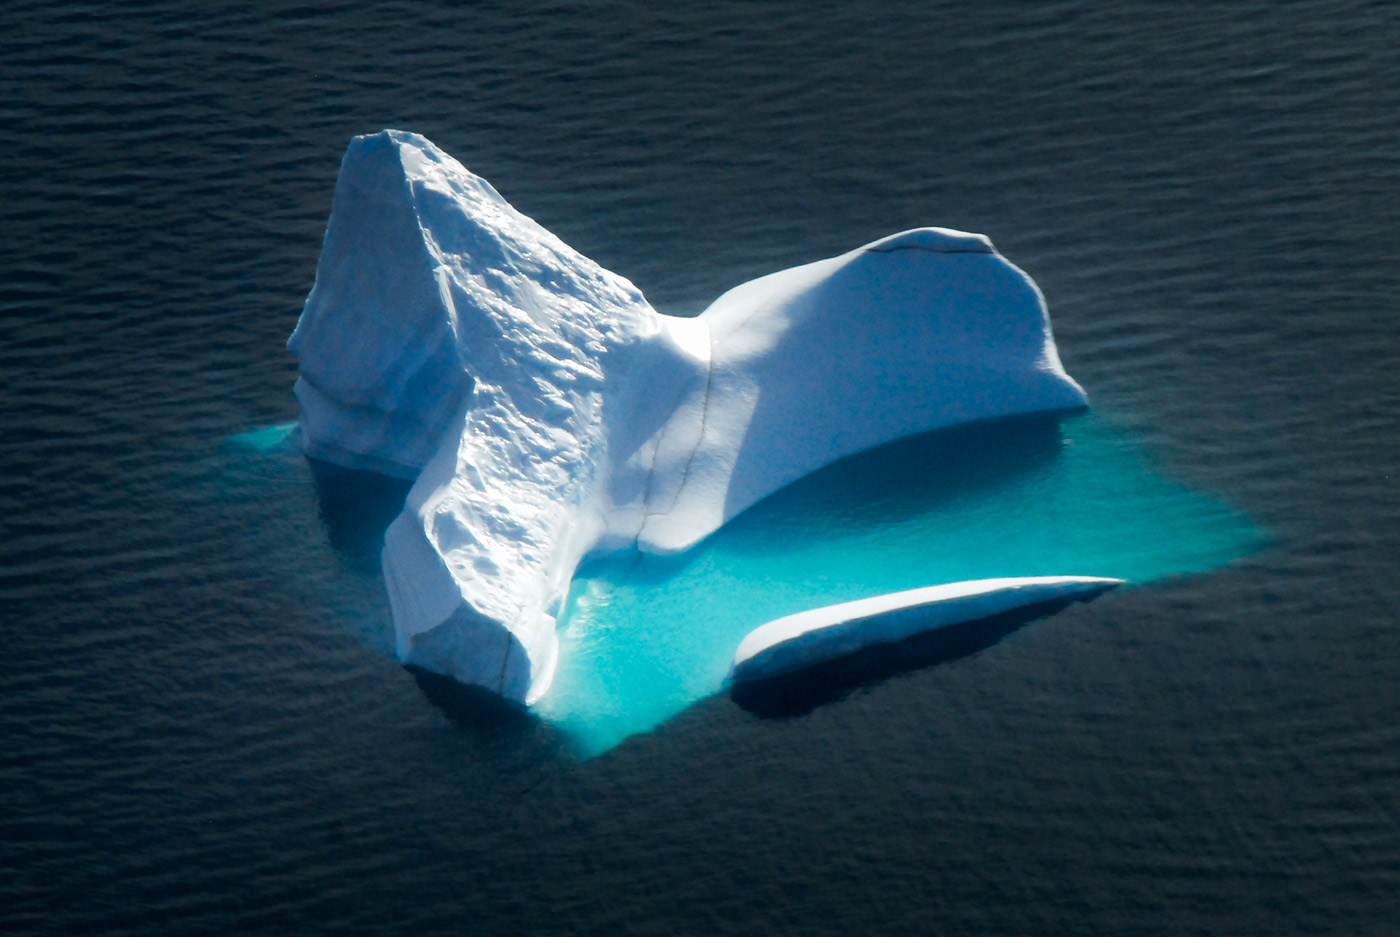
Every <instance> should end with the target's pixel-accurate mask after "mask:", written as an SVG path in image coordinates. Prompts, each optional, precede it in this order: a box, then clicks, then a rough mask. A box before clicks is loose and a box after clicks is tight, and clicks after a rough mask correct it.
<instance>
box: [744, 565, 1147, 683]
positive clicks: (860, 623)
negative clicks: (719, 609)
mask: <svg viewBox="0 0 1400 937" xmlns="http://www.w3.org/2000/svg"><path fill="white" fill-rule="evenodd" d="M1122 584H1123V580H1122V579H1109V578H1104V577H1101V576H1020V577H1008V578H999V579H977V580H972V581H969V582H950V583H944V584H942V585H937V586H927V587H925V588H922V589H909V590H906V591H903V592H891V593H888V594H886V595H878V596H874V597H871V598H868V599H857V600H856V601H854V602H842V603H840V604H838V605H827V606H825V607H823V608H814V609H809V610H808V611H804V612H798V613H797V614H795V615H785V616H784V617H782V618H778V619H774V620H773V621H770V622H768V623H767V624H765V625H760V626H759V627H757V628H755V629H754V630H753V631H751V632H749V633H748V634H747V635H745V637H744V639H743V640H742V641H740V642H739V648H738V650H736V651H735V652H734V663H733V665H732V667H731V669H730V679H731V680H733V681H734V682H735V683H742V682H745V681H750V680H764V679H769V678H772V677H777V676H782V675H784V674H788V673H792V672H793V671H797V670H801V669H803V668H807V667H811V666H813V665H814V664H820V663H825V662H827V661H831V660H834V659H836V658H839V657H842V656H845V655H848V654H852V653H854V652H856V651H859V650H861V649H862V648H865V647H869V646H870V645H872V644H893V643H895V642H897V641H902V640H904V639H905V638H909V637H912V636H914V635H916V634H920V633H922V632H927V631H933V630H936V629H938V628H947V627H949V626H951V625H958V624H964V623H967V622H971V621H977V620H979V619H986V618H992V617H993V616H995V615H1001V614H1004V613H1006V612H1010V611H1013V610H1016V609H1023V610H1028V611H1038V612H1039V613H1040V614H1041V615H1045V614H1050V613H1052V612H1054V611H1058V610H1059V609H1060V608H1061V607H1063V606H1065V605H1068V604H1069V603H1071V602H1089V601H1092V600H1093V599H1096V598H1098V597H1099V596H1100V595H1102V594H1103V593H1105V592H1107V591H1108V590H1109V589H1114V588H1117V587H1118V586H1120V585H1122Z"/></svg>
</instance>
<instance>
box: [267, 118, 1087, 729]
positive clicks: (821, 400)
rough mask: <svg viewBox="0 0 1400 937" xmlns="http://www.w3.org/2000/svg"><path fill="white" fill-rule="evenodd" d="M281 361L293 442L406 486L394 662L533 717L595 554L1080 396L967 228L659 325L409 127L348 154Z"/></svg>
mask: <svg viewBox="0 0 1400 937" xmlns="http://www.w3.org/2000/svg"><path fill="white" fill-rule="evenodd" d="M288 347H289V348H290V349H291V350H292V351H293V352H294V353H295V354H296V355H297V357H298V359H299V364H300V371H301V374H300V378H299V380H298V381H297V384H296V394H297V398H298V400H299V402H300V404H301V426H302V431H303V438H304V444H305V447H306V452H307V454H308V455H311V456H314V457H316V458H319V459H322V460H325V461H329V462H333V463H338V464H340V465H343V466H347V467H350V468H356V469H371V470H374V471H378V472H382V473H385V474H388V475H396V476H399V477H401V478H405V479H413V478H415V477H416V479H417V480H416V482H415V483H414V485H413V487H412V490H411V491H410V492H409V495H408V502H407V505H406V507H405V510H404V512H403V513H402V514H401V515H400V516H399V517H398V518H397V520H395V521H394V523H393V524H392V525H390V527H389V530H388V532H387V534H386V538H385V546H384V552H383V568H384V579H385V584H386V587H387V591H388V595H389V600H390V604H391V606H392V608H393V615H394V624H395V633H396V641H395V645H396V648H397V653H398V655H399V657H400V659H401V660H403V661H405V662H406V663H412V664H415V665H417V666H420V667H423V668H425V669H428V670H431V671H434V672H437V673H441V674H445V675H448V676H451V677H453V678H455V679H457V680H459V681H461V682H463V683H468V684H475V685H479V686H483V687H486V688H487V689H489V690H492V691H493V692H496V693H498V694H500V695H501V696H503V697H506V698H508V699H511V700H516V701H520V702H524V703H527V704H528V703H533V702H535V701H537V700H539V699H540V698H542V697H543V695H544V694H545V693H547V692H548V691H549V687H550V684H551V681H552V679H553V676H554V672H555V668H556V666H557V664H558V661H559V656H558V649H559V646H558V637H557V624H558V618H559V615H560V612H561V611H562V609H563V607H564V604H565V601H566V599H567V596H568V593H569V588H570V582H571V579H572V576H573V574H574V572H575V569H576V568H577V566H578V564H579V562H580V561H581V560H583V559H584V558H585V557H587V556H603V555H608V554H611V553H614V552H617V551H628V550H638V551H640V552H641V553H643V554H651V555H659V554H671V553H679V552H682V551H685V550H687V549H689V548H690V547H692V546H693V545H694V544H696V543H697V542H699V541H700V540H701V539H703V538H704V537H706V536H708V535H710V534H711V533H713V532H714V531H715V530H717V529H719V528H720V527H721V526H722V525H723V524H725V523H726V522H727V521H728V520H730V519H731V518H733V517H735V516H736V515H738V514H739V513H741V512H742V511H744V510H745V509H746V508H748V507H750V506H751V505H753V504H754V503H756V502H757V501H759V500H760V499H762V498H764V497H766V496H768V495H770V494H772V493H773V492H775V491H777V490H778V489H780V488H782V487H783V486H784V485H787V484H789V483H790V482H793V481H795V480H797V479H798V478H801V477H802V476H804V475H806V474H808V473H809V472H812V471H814V470H816V469H818V468H821V467H822V466H824V465H827V464H829V463H831V462H832V461H834V460H836V459H839V458H842V457H844V456H848V455H851V454H853V453H856V452H860V451H862V450H865V449H868V448H870V447H872V446H876V445H880V444H882V443H886V442H889V441H891V440H894V439H899V438H901V437H904V436H908V435H910V434H912V433H919V432H924V431H927V430H930V429H934V428H938V427H944V426H951V425H956V424H960V423H966V422H970V421H977V420H984V419H989V418H996V417H1006V416H1013V415H1018V414H1025V413H1034V412H1048V411H1060V410H1066V409H1071V408H1077V407H1081V406H1083V405H1084V403H1085V397H1084V393H1083V391H1082V390H1081V389H1080V387H1079V386H1078V385H1077V384H1076V383H1075V382H1074V381H1073V380H1072V379H1071V378H1070V377H1069V375H1067V374H1066V373H1065V372H1064V369H1063V368H1062V367H1061V364H1060V360H1059V355H1058V353H1057V351H1056V349H1055V343H1054V339H1053V337H1052V335H1051V331H1050V321H1049V317H1048V314H1047V312H1046V309H1045V303H1044V301H1043V299H1042V297H1041V295H1040V291H1039V290H1038V289H1037V288H1036V286H1035V284H1034V283H1033V282H1032V281H1031V279H1030V278H1029V277H1028V276H1026V274H1024V273H1023V272H1022V271H1021V270H1019V269H1018V268H1016V267H1015V266H1014V265H1012V264H1011V263H1010V262H1008V261H1007V260H1006V259H1005V258H1003V257H1002V256H1001V255H1000V254H998V253H997V252H996V251H995V249H993V247H992V245H991V242H990V241H989V240H988V239H987V238H985V237H983V236H982V235H977V234H968V233H965V232H960V231H952V230H948V229H943V228H921V229H915V230H911V231H905V232H902V233H899V234H894V235H890V236H889V237H886V238H882V239H880V240H878V241H875V242H873V243H871V244H867V245H865V246H864V247H859V248H856V249H855V250H852V251H849V252H847V253H845V254H842V255H840V256H838V257H833V258H829V259H827V260H821V261H817V262H814V263H810V264H806V265H803V266H800V267H795V268H792V269H790V270H783V271H779V272H777V273H773V274H770V275H768V276H765V277H760V278H758V279H756V280H753V281H750V282H748V283H744V284H741V285H740V286H737V287H735V288H734V289H732V290H730V291H728V292H727V293H725V294H724V295H722V296H721V297H720V298H719V299H718V300H716V301H715V302H714V303H713V304H712V305H711V306H710V307H709V308H708V309H707V310H705V311H704V312H702V313H701V314H700V315H699V316H698V317H696V318H693V319H687V318H677V317H672V316H664V315H660V314H658V313H657V312H656V311H655V310H653V309H652V308H651V306H650V305H648V304H647V302H646V300H645V299H644V298H643V297H642V295H641V293H640V292H639V291H638V290H637V288H636V287H635V286H633V285H632V284H631V283H630V282H628V281H627V280H625V279H624V278H622V277H620V276H618V275H617V274H615V273H612V272H611V271H608V270H605V269H603V268H602V267H600V266H599V265H598V264H596V263H594V262H593V261H591V260H589V259H588V258H586V257H584V256H582V255H581V254H579V253H578V252H577V251H574V250H573V249H572V248H570V247H569V246H568V245H566V244H564V243H563V242H562V241H561V240H559V238H557V237H555V236H554V235H553V234H551V233H550V232H548V231H546V230H545V229H544V228H543V227H541V226H540V225H539V224H537V223H536V222H534V221H533V220H532V219H530V218H528V217H526V216H525V215H523V214H521V213H520V212H519V211H517V210H516V209H515V208H513V207H512V206H511V205H510V204H509V203H507V202H506V200H505V199H504V198H502V197H501V195H500V194H499V193H497V192H496V190H495V189H494V188H492V187H491V185H490V184H489V183H487V182H486V181H485V180H483V179H481V178H479V177H477V176H475V175H473V174H472V173H471V172H469V171H468V170H467V169H466V168H465V167H464V166H462V164H461V163H459V162H457V161H456V160H455V159H453V158H452V157H451V156H449V155H447V154H446V153H444V152H443V151H442V150H440V149H438V148H437V147H436V146H434V145H433V144H432V143H431V142H429V141H428V140H426V139H424V138H423V137H421V136H418V135H416V134H411V133H404V132H401V131H384V132H382V133H379V134H373V135H369V136H364V137H357V138H355V139H354V140H353V141H352V142H351V145H350V147H349V149H348V150H347V152H346V155H345V159H344V161H343V162H342V165H341V172H340V176H339V178H338V180H337V182H336V192H335V201H334V204H333V207H332V211H331V218H330V222H329V224H328V225H327V229H326V236H325V242H324V246H323V250H322V255H321V260H320V264H319V266H318V268H317V274H316V284H315V286H314V288H313V289H312V291H311V294H310V296H308V298H307V301H306V306H305V308H304V310H303V312H302V315H301V319H300V321H299V322H298V324H297V328H296V331H295V332H294V334H293V335H292V337H291V340H290V341H289V343H288Z"/></svg>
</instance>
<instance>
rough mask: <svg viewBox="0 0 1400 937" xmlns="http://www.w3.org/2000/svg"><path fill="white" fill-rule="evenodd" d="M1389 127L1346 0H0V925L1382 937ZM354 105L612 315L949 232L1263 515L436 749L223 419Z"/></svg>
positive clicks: (293, 281)
mask: <svg viewBox="0 0 1400 937" xmlns="http://www.w3.org/2000/svg"><path fill="white" fill-rule="evenodd" d="M1397 118H1400V7H1397V6H1396V5H1394V4H1390V3H1380V2H1374V3H1363V2H1322V0H1317V2H1278V3H1273V2H1271V3H1254V2H1238V3H1220V4H1175V3H1149V2H1119V3H1115V4H1098V3H1088V2H1048V3H1036V4H1031V3H1004V4H982V5H978V4H968V3H947V2H929V3H907V2H906V3H898V4H896V3H886V2H866V3H863V4H853V3H840V4H837V3H826V2H807V3H793V2H782V3H765V2H753V3H734V2H716V3H711V4H665V3H607V2H600V3H590V4H569V3H530V2H525V3H478V4H462V5H452V4H445V3H434V4H427V3H416V2H396V3H386V4H379V5H373V6H371V5H365V4H349V3H345V4H318V3H314V2H303V3H280V2H269V3H262V4H227V5H225V4H215V3H191V2H187V0H165V2H162V3H159V4H156V3H143V2H130V3H122V4H100V3H72V2H62V0H60V2H49V3H44V4H39V3H36V2H33V0H10V2H7V3H6V4H4V6H3V8H0V127H3V130H4V143H3V146H0V213H3V226H0V236H2V237H3V250H2V251H0V637H2V638H3V646H2V648H3V649H2V650H0V932H3V933H4V934H6V935H16V937H18V935H58V934H92V935H137V934H149V935H156V934H162V935H165V934H181V935H187V934H188V935H196V934H221V935H222V934H296V935H309V934H321V933H342V934H386V935H387V934H404V935H424V934H516V935H518V934H540V935H545V934H550V935H552V934H561V935H613V934H630V935H677V934H696V935H710V934H752V935H804V937H805V935H849V934H872V935H873V934H900V935H909V934H940V935H1038V937H1040V935H1055V934H1065V935H1071V934H1072V935H1079V934H1142V935H1147V934H1171V935H1189V934H1306V935H1324V934H1337V935H1372V934H1374V935H1384V934H1393V933H1396V931H1395V930H1394V928H1396V927H1397V926H1400V924H1397V922H1400V718H1398V717H1397V704H1400V691H1397V687H1398V686H1400V680H1398V679H1397V676H1398V675H1400V494H1397V485H1398V484H1400V469H1397V462H1398V460H1400V433H1397V424H1398V423H1400V315H1398V313H1400V308H1398V304H1400V299H1397V297H1400V119H1397ZM383 127H397V128H401V129H405V130H414V131H418V132H420V133H423V134H425V135H426V136H428V137H429V138H431V139H432V140H433V141H435V142H436V143H438V144H439V145H441V146H442V147H443V148H444V149H446V150H447V151H448V152H450V153H452V154H453V155H454V156H456V157H457V158H459V159H460V160H461V161H462V162H463V163H465V164H466V165H467V166H468V167H469V168H471V169H472V170H473V171H474V172H476V173H478V174H480V175H482V176H484V177H485V178H487V179H489V180H490V181H491V182H492V183H493V184H494V185H495V186H496V188H497V189H498V190H499V191H500V192H501V193H502V194H504V195H505V197H506V198H508V199H509V200H510V201H511V202H512V203H513V204H515V205H516V206H517V207H518V208H520V209H521V210H522V211H524V212H525V213H526V214H528V215H530V216H532V217H534V218H535V219H537V220H538V221H540V222H541V223H542V224H543V225H544V226H545V227H547V228H549V229H550V230H552V231H554V232H555V233H557V234H558V235H560V236H561V237H562V238H563V239H564V240H565V241H566V242H568V243H569V244H571V245H572V246H574V247H575V248H577V249H578V250H580V251H581V252H583V253H584V254H586V255H588V256H590V257H592V258H593V259H595V260H597V261H598V262H600V263H602V264H603V265H604V266H606V267H608V268H610V269H612V270H615V271H617V272H619V273H621V274H622V275H624V276H627V277H629V278H631V279H632V280H633V281H634V282H635V283H636V284H637V285H638V286H639V287H640V288H641V289H642V290H643V291H644V292H645V294H646V295H647V296H648V298H649V299H650V300H651V301H652V303H653V304H654V305H655V306H656V307H657V308H658V309H660V310H661V311H663V312H670V313H677V314H693V313H695V312H697V311H699V310H700V309H701V308H703V307H704V306H705V305H707V304H708V302H709V301H710V300H711V299H713V298H714V297H715V296H717V295H718V294H719V293H720V292H721V291H723V290H725V289H727V288H728V287H730V286H733V285H735V284H736V283H739V282H741V281H743V280H745V279H748V278H751V277H754V276H757V275H760V274H763V273H767V272H770V271H773V270H776V269H779V268H782V267H786V266H791V265H794V264H798V263H804V262H807V261H810V260H814V259H818V258H822V257H827V256H831V255H833V254H836V253H840V252H843V251H846V250H849V249H851V248H853V247H856V246H858V245H860V244H863V243H865V242H867V241H870V240H873V239H874V238H876V237H879V236H882V235H885V234H888V233H891V232H894V231H899V230H902V229H905V228H909V227H914V226H918V225H927V224H935V225H944V226H948V227H954V228H960V229H964V230H970V231H978V232H983V233H986V234H988V235H990V236H991V237H992V238H993V240H994V241H995V243H996V244H997V246H998V247H999V249H1000V250H1001V251H1002V252H1003V253H1005V254H1006V256H1008V257H1009V258H1010V259H1012V260H1013V261H1014V262H1015V263H1017V264H1018V265H1019V266H1021V267H1022V268H1024V269H1025V270H1027V271H1028V272H1029V273H1030V274H1031V275H1032V276H1033V277H1034V278H1035V279H1036V281H1037V282H1038V283H1039V284H1040V286H1041V288H1042V289H1043V290H1044V292H1045V295H1046V298H1047V301H1048V303H1049V306H1050V310H1051V314H1052V317H1053V320H1054V325H1055V330H1056V336H1057V339H1058V341H1059V346H1060V352H1061V355H1062V357H1063V360H1064V362H1065V365H1066V367H1067V369H1068V370H1069V372H1070V373H1071V374H1073V375H1074V376H1075V377H1076V378H1077V379H1078V380H1079V381H1080V382H1081V383H1082V384H1083V385H1084V386H1085V387H1086V389H1087V390H1088V391H1089V393H1090V395H1091V398H1092V401H1093V405H1094V412H1095V414H1096V418H1099V417H1102V418H1103V419H1106V420H1110V421H1112V423H1113V425H1114V426H1116V427H1118V428H1119V430H1120V431H1121V432H1122V433H1123V434H1125V438H1131V439H1132V440H1134V445H1135V446H1140V447H1141V449H1142V451H1144V452H1145V453H1147V454H1148V456H1149V457H1150V459H1151V461H1152V464H1153V466H1154V470H1155V471H1157V472H1160V473H1161V474H1162V476H1163V477H1166V478H1168V479H1171V480H1172V481H1173V483H1175V484H1179V485H1182V486H1186V487H1189V488H1190V489H1191V490H1194V491H1198V492H1202V493H1205V494H1207V495H1208V496H1209V497H1211V498H1213V499H1216V500H1218V502H1219V503H1221V504H1225V505H1228V506H1229V507H1230V509H1231V510H1232V511H1236V512H1239V514H1240V516H1244V517H1248V518H1249V520H1250V522H1251V523H1252V524H1254V525H1256V526H1257V529H1258V530H1260V531H1262V532H1265V534H1264V540H1263V541H1262V542H1261V545H1260V546H1259V547H1258V548H1257V549H1253V550H1250V551H1247V552H1245V553H1243V554H1242V555H1240V556H1239V557H1238V558H1236V559H1234V560H1233V561H1232V562H1228V563H1225V564H1224V565H1221V566H1219V567H1218V568H1216V569H1214V570H1211V571H1207V572H1198V573H1195V574H1191V575H1181V576H1172V577H1168V578H1166V579H1164V580H1160V581H1157V582H1153V583H1151V584H1148V585H1144V586H1141V587H1138V588H1134V589H1130V590H1126V591H1121V592H1118V593H1115V594H1112V595H1110V596H1107V597H1105V598H1103V599H1100V600H1099V601H1098V602H1096V603H1094V604H1092V605H1088V606H1076V607H1074V608H1072V609H1070V610H1068V611H1066V612H1064V613H1062V614H1060V615H1058V616H1056V617H1054V618H1051V619H1048V620H1045V621H1042V622H1039V623H1037V624H1035V625H1032V626H1030V627H1027V628H1023V629H1021V630H1019V631H1017V632H1015V633H1014V634H1011V635H1009V636H1008V637H1006V638H1005V639H1004V640H1002V641H1001V642H1000V643H997V644H995V645H993V646H991V647H989V648H987V649H985V650H983V651H981V652H980V653H977V654H974V655H971V656H967V657H963V658H961V659H958V660H954V661H950V662H947V663H944V664H940V665H938V666H932V667H927V668H924V669H920V670H917V671H915V672H912V673H906V674H902V675H898V676H893V677H890V678H888V679H885V680H881V681H877V682H876V683H874V684H873V685H870V686H866V687H863V688H861V689H858V690H857V691H855V692H853V693H851V694H850V695H849V696H848V698H846V699H845V700H843V701H841V702H839V703H835V704H831V705H825V706H821V707H818V708H817V709H815V710H813V711H812V712H810V713H808V714H806V715H803V716H796V717H791V718H780V719H773V718H762V717H760V716H757V715H755V714H753V713H751V712H749V711H746V710H745V709H742V708H740V707H739V706H736V705H735V704H734V703H733V702H732V701H731V700H730V699H729V698H728V697H727V696H726V695H724V694H720V695H717V696H714V697H712V698H709V699H706V700H703V701H701V702H699V703H698V704H697V705H695V706H693V707H691V708H690V709H688V710H686V711H685V712H683V713H681V714H680V715H679V716H677V717H675V718H673V719H670V720H668V721H666V722H664V723H662V724H661V725H659V726H658V727H657V728H656V729H655V730H654V731H651V732H649V733H644V734H641V735H636V736H634V737H632V738H630V739H628V740H627V741H625V742H623V743H622V744H621V745H619V746H618V747H616V748H614V749H612V750H611V751H608V752H606V753H605V754H603V755H600V756H599V757H597V758H593V759H591V760H583V759H579V758H577V757H575V756H573V755H572V754H571V753H570V752H569V751H568V750H567V748H566V746H564V745H562V744H561V743H560V741H559V738H558V736H557V734H556V733H555V732H554V731H553V730H551V729H550V728H549V726H547V725H544V724H539V723H530V724H527V725H525V726H523V727H522V726H520V725H507V726H504V727H496V728H469V727H463V726H459V725H455V724H453V723H452V722H451V721H449V720H448V719H447V718H446V717H445V716H444V715H443V714H442V713H441V712H440V711H439V710H438V709H437V708H435V707H434V706H433V705H432V704H431V703H430V702H429V701H428V700H427V699H426V698H425V695H424V693H423V692H422V691H421V690H420V688H419V686H418V685H417V684H416V683H415V681H414V679H413V678H412V676H411V675H410V674H408V673H407V672H406V671H404V670H403V668H401V667H400V666H399V665H398V664H397V663H396V662H395V661H394V660H393V659H392V657H390V656H388V655H386V654H384V653H383V652H382V650H381V646H382V644H383V643H384V635H385V634H386V630H385V629H386V628H387V623H388V611H387V608H386V602H385V599H384V597H383V594H382V587H381V585H380V583H379V580H378V579H377V578H376V576H375V575H374V574H373V572H372V571H367V570H366V569H365V568H364V567H363V564H357V563H356V562H354V561H353V560H352V558H350V557H348V556H347V555H346V554H345V553H343V552H342V551H339V550H336V549H334V548H333V547H332V546H331V544H330V541H329V536H328V532H327V528H326V525H325V523H324V521H323V518H322V515H321V511H320V507H319V502H318V497H317V492H316V489H315V487H314V486H313V485H312V484H311V483H310V476H309V473H308V472H307V470H306V467H305V465H304V464H303V463H301V462H300V461H298V460H296V459H285V460H281V461H278V460H267V459H262V460H259V459H257V458H252V457H250V456H248V455H247V454H246V453H244V452H242V451H241V450H239V449H238V448H237V447H236V446H234V445H232V444H231V443H230V442H229V437H231V436H234V435H236V434H240V433H245V432H247V431H249V430H252V429H256V428H258V427H265V426H269V425H273V424H281V423H287V422H289V421H292V420H295V419H296V405H295V401H294V399H293V397H292V394H291V386H292V383H293V381H294V379H295V377H296V363H295V361H294V360H293V359H292V357H291V356H290V355H289V354H288V353H287V352H286V351H285V349H284V342H285V340H286V338H287V336H288V334H289V333H290V332H291V329H292V327H293V325H294V324H295V322H296V319H297V315H298V313H299V311H300V307H301V303H302V300H303V298H304V297H305V295H306V293H307V291H308V290H309V289H310V287H311V284H312V281H313V278H314V275H315V269H316V260H317V257H318V254H319V251H320V246H321V235H322V232H323V231H324V227H325V222H326V218H327V216H328V214H329V211H330V205H331V196H332V191H333V186H334V183H335V177H336V172H337V169H338V166H339V161H340V157H341V154H342V153H343V152H344V148H345V146H346V144H347V142H348V141H349V139H350V138H351V137H352V136H353V135H355V134H358V133H365V132H373V131H376V130H379V129H381V128H383ZM1087 503H1092V499H1087ZM1139 535H1140V536H1141V537H1142V538H1151V537H1153V536H1155V535H1156V533H1155V531H1154V528H1153V525H1152V524H1151V523H1148V522H1144V524H1143V525H1142V529H1141V530H1140V532H1139ZM1007 536H1008V537H1009V538H1014V537H1015V530H1014V528H1013V529H1010V530H1008V532H1007ZM946 549H947V550H949V551H956V550H957V549H958V545H957V544H955V543H954V544H947V545H946ZM1087 572H1093V571H1092V570H1089V571H1087Z"/></svg>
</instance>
